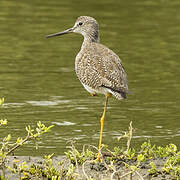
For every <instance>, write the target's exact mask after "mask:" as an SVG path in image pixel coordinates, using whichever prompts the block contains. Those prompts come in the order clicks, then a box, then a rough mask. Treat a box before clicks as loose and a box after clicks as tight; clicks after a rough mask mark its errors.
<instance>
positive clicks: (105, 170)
mask: <svg viewBox="0 0 180 180" xmlns="http://www.w3.org/2000/svg"><path fill="white" fill-rule="evenodd" d="M166 160H167V158H159V159H152V160H148V161H146V162H144V163H142V164H141V165H140V166H139V167H138V169H137V170H134V171H132V170H130V168H129V167H127V166H126V165H125V163H126V162H125V161H124V160H121V159H119V160H115V161H114V164H113V165H112V166H111V164H110V163H112V162H110V161H108V160H107V159H106V157H105V158H104V161H103V162H102V163H99V162H94V161H93V160H89V161H88V160H87V161H85V162H84V163H83V164H82V165H78V166H76V165H72V163H71V162H70V160H69V159H67V158H66V157H64V156H57V157H53V158H52V161H46V162H45V160H44V159H43V158H41V157H31V156H9V157H8V158H7V160H6V163H5V165H6V166H9V167H11V168H12V169H16V172H15V171H14V173H13V172H12V169H11V170H10V169H8V168H4V173H5V177H6V178H7V179H9V180H16V179H17V180H19V179H20V178H21V179H23V178H24V179H33V180H35V179H39V180H41V179H42V180H46V179H48V178H47V177H45V176H44V177H43V173H41V174H40V172H35V174H33V173H32V172H31V171H32V170H31V171H30V172H29V169H30V167H32V166H34V167H36V169H37V167H38V168H39V169H41V172H42V171H43V170H45V171H48V168H47V166H48V165H47V163H50V164H49V165H50V166H49V167H51V168H52V167H53V168H54V169H56V170H57V171H59V172H61V173H62V175H63V173H64V174H65V173H66V175H65V176H64V178H63V179H90V178H93V179H95V180H96V179H97V180H99V179H100V180H101V179H117V180H118V179H122V180H130V179H132V180H139V179H144V180H160V179H161V180H173V179H176V178H173V177H172V176H170V175H169V174H166V173H157V174H156V177H153V176H152V175H151V174H150V172H149V170H150V169H151V168H152V167H151V166H150V165H149V164H150V161H153V162H154V163H155V164H156V167H157V170H159V172H161V169H162V167H163V166H164V164H165V162H166ZM51 162H52V164H51ZM60 162H61V163H60ZM59 163H60V164H59ZM128 163H129V164H131V166H132V167H133V164H136V162H133V161H132V162H128ZM23 164H24V165H23ZM74 164H75V163H74ZM23 166H25V168H24V169H23ZM72 166H73V167H72ZM132 167H131V168H132ZM71 170H72V172H71V173H72V174H70V173H69V175H68V172H70V171H71ZM18 171H19V172H18ZM39 171H40V170H39ZM2 173H3V172H2V170H1V172H0V174H1V175H2ZM38 173H39V174H38ZM26 175H27V176H26ZM44 175H45V174H44ZM38 176H39V177H38ZM49 179H52V178H49Z"/></svg>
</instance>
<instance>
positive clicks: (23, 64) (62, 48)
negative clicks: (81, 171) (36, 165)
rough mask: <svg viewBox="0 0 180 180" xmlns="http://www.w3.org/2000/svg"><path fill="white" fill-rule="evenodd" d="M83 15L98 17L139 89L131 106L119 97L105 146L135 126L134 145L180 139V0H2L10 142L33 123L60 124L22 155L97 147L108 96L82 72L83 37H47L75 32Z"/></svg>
mask: <svg viewBox="0 0 180 180" xmlns="http://www.w3.org/2000/svg"><path fill="white" fill-rule="evenodd" d="M80 15H89V16H93V17H95V18H96V19H97V20H98V22H99V24H100V35H101V43H103V44H105V45H106V46H108V47H109V48H111V49H112V50H113V51H115V52H116V53H117V54H118V55H119V56H120V57H121V59H122V61H123V64H124V66H125V69H126V71H127V74H128V79H129V88H130V90H131V91H132V92H133V94H132V95H129V96H128V99H127V100H126V101H123V102H119V101H118V100H116V99H114V98H112V99H111V100H110V102H109V109H108V113H107V118H106V121H105V128H104V137H103V143H105V144H108V145H109V146H110V147H112V146H114V145H118V142H117V140H116V138H117V137H118V136H120V135H122V134H123V133H124V131H125V130H126V129H127V127H128V125H129V122H130V121H133V127H134V128H135V129H136V131H135V133H134V138H133V141H132V145H133V146H135V147H137V146H138V145H139V144H141V143H142V142H143V141H145V140H146V139H147V138H150V139H151V141H152V142H153V143H157V144H158V145H166V144H168V143H170V142H171V143H175V144H177V145H179V142H180V108H179V107H180V76H179V75H180V74H179V68H180V63H179V61H180V60H179V58H180V51H179V49H180V1H179V0H173V1H171V0H156V1H155V0H154V1H153V0H138V1H133V0H126V1H123V0H119V1H115V0H111V1H109V0H104V1H96V0H91V1H89V2H88V1H83V0H76V1H75V0H68V1H59V0H53V1H48V0H31V1H29V0H7V1H6V0H2V1H1V2H0V42H1V43H0V97H5V99H6V104H5V106H4V108H1V109H0V118H7V119H8V121H9V125H8V127H6V128H1V129H0V137H1V138H2V137H3V136H5V135H6V134H8V133H11V134H12V136H13V138H14V139H15V137H18V136H23V137H24V136H25V134H24V132H25V126H26V125H28V124H30V125H32V126H34V125H35V124H36V123H37V122H38V121H42V122H43V123H45V124H46V125H51V124H54V125H55V127H54V128H53V130H52V132H51V133H49V134H47V135H46V136H44V138H42V140H41V141H40V144H39V145H40V149H39V150H35V149H33V151H32V147H33V144H32V143H28V144H27V145H26V146H25V147H24V148H23V149H21V150H22V151H19V152H18V153H19V155H42V154H49V153H52V152H55V153H56V154H58V155H61V154H63V152H64V151H65V150H67V146H68V144H67V143H66V142H67V141H68V140H70V139H76V140H77V147H79V148H82V145H83V144H85V143H87V144H92V145H97V144H98V139H99V131H100V122H99V120H100V116H101V113H102V111H103V104H104V97H103V96H98V97H91V96H89V94H88V93H87V92H86V91H85V90H84V88H83V87H82V85H81V84H80V82H79V80H78V79H77V77H76V75H75V72H74V59H75V56H76V54H77V53H78V51H79V49H80V47H81V43H82V40H83V38H82V36H80V35H77V34H70V35H65V36H61V37H57V38H52V39H46V38H45V35H47V34H51V33H55V32H58V31H61V30H64V29H66V28H69V27H72V26H73V24H74V22H75V20H76V18H77V17H78V16H80Z"/></svg>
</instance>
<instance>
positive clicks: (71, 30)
mask: <svg viewBox="0 0 180 180" xmlns="http://www.w3.org/2000/svg"><path fill="white" fill-rule="evenodd" d="M71 32H73V28H70V29H67V30H65V31H62V32H58V33H55V34H50V35H47V36H46V38H51V37H54V36H60V35H63V34H68V33H71Z"/></svg>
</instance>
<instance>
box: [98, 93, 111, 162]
mask: <svg viewBox="0 0 180 180" xmlns="http://www.w3.org/2000/svg"><path fill="white" fill-rule="evenodd" d="M109 97H111V95H110V94H107V95H106V101H105V104H104V112H103V115H102V117H101V132H100V139H99V153H98V160H99V161H100V160H101V153H100V151H101V146H102V135H103V128H104V120H105V116H106V110H107V103H108V98H109Z"/></svg>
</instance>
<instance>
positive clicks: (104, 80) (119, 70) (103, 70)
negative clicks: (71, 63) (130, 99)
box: [47, 16, 128, 160]
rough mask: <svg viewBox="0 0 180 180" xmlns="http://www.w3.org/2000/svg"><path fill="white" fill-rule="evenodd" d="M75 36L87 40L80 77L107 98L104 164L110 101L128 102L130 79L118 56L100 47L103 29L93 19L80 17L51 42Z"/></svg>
mask: <svg viewBox="0 0 180 180" xmlns="http://www.w3.org/2000/svg"><path fill="white" fill-rule="evenodd" d="M72 32H73V33H79V34H82V35H83V36H84V41H83V43H82V46H81V50H80V52H79V53H78V54H77V56H76V59H75V71H76V74H77V77H78V78H79V80H80V82H81V83H82V85H83V86H84V88H85V89H86V90H87V91H88V92H89V93H90V94H91V95H93V96H94V95H96V94H98V93H100V94H104V95H105V96H106V100H105V105H104V112H103V115H102V117H101V132H100V139H99V153H98V160H100V159H101V146H102V145H101V144H102V135H103V128H104V120H105V115H106V110H107V103H108V98H109V97H111V96H112V95H113V96H115V97H116V98H117V99H118V100H121V99H125V98H126V94H127V93H128V81H127V75H126V72H125V70H124V67H123V65H122V62H121V60H120V58H119V57H118V55H116V54H115V53H114V52H113V51H112V50H110V49H109V48H107V47H106V46H104V45H102V44H100V43H99V25H98V23H97V21H96V20H95V19H94V18H92V17H89V16H80V17H78V18H77V20H76V22H75V24H74V26H73V27H72V28H70V29H67V30H65V31H62V32H58V33H55V34H50V35H48V36H47V38H50V37H54V36H59V35H63V34H68V33H72Z"/></svg>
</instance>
